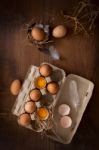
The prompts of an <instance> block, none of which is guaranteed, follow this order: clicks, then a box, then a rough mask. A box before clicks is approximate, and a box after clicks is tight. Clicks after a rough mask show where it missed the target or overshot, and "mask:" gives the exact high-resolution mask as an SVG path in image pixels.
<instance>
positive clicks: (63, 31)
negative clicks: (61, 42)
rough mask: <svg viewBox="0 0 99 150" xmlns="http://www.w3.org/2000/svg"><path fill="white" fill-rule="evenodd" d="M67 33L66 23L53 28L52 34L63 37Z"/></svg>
mask: <svg viewBox="0 0 99 150" xmlns="http://www.w3.org/2000/svg"><path fill="white" fill-rule="evenodd" d="M66 34H67V28H66V27H65V26H64V25H58V26H56V27H55V28H54V29H53V30H52V36H53V37H55V38H62V37H64V36H65V35H66Z"/></svg>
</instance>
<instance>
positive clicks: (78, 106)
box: [46, 74, 94, 144]
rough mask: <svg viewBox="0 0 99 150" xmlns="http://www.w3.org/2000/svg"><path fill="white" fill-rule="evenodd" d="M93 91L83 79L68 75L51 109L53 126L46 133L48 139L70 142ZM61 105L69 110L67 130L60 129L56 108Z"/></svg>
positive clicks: (90, 84) (92, 86)
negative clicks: (70, 120) (69, 123)
mask: <svg viewBox="0 0 99 150" xmlns="http://www.w3.org/2000/svg"><path fill="white" fill-rule="evenodd" d="M93 89H94V84H93V83H92V82H91V81H89V80H87V79H85V78H83V77H80V76H78V75H74V74H69V75H68V76H67V77H66V79H65V81H64V83H63V85H62V87H61V90H60V93H59V94H58V97H57V100H56V103H55V107H53V115H54V118H53V124H54V126H53V128H52V129H51V130H49V131H46V135H47V136H48V137H50V138H52V139H54V140H56V141H58V142H60V143H63V144H69V143H70V142H71V140H72V138H73V136H74V134H75V133H76V130H77V128H78V126H79V124H80V121H81V119H82V116H83V113H84V111H85V109H86V107H87V104H88V102H89V100H90V98H91V96H92V93H93ZM61 104H67V105H69V106H70V108H71V111H70V114H69V116H70V117H71V119H72V125H71V127H69V128H67V129H64V128H62V127H61V126H60V123H59V122H60V118H61V116H60V114H59V113H58V107H59V106H60V105H61Z"/></svg>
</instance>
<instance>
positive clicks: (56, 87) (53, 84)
mask: <svg viewBox="0 0 99 150" xmlns="http://www.w3.org/2000/svg"><path fill="white" fill-rule="evenodd" d="M47 91H48V92H49V93H51V94H56V93H57V92H58V91H59V85H58V83H56V82H50V83H48V85H47Z"/></svg>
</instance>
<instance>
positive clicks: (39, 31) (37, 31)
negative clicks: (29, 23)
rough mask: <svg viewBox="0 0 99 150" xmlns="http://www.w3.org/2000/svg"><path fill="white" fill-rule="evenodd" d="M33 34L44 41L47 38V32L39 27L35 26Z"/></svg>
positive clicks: (37, 39) (35, 38)
mask: <svg viewBox="0 0 99 150" xmlns="http://www.w3.org/2000/svg"><path fill="white" fill-rule="evenodd" d="M31 35H32V37H33V39H34V40H36V41H43V40H44V39H45V32H44V30H43V29H41V28H39V27H33V29H32V31H31Z"/></svg>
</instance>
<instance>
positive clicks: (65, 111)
mask: <svg viewBox="0 0 99 150" xmlns="http://www.w3.org/2000/svg"><path fill="white" fill-rule="evenodd" d="M58 112H59V114H60V115H62V116H65V115H68V114H69V113H70V107H69V106H68V105H67V104H61V105H60V106H59V107H58Z"/></svg>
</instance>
